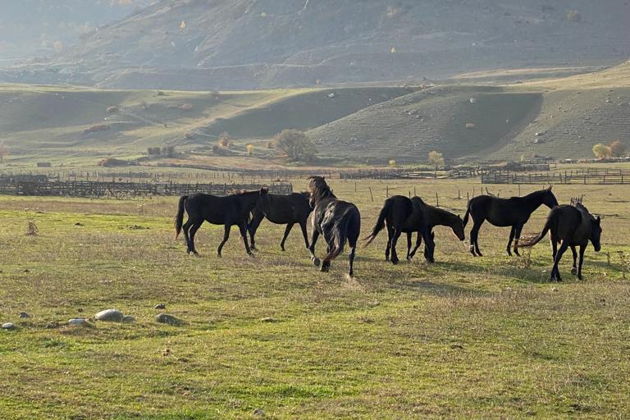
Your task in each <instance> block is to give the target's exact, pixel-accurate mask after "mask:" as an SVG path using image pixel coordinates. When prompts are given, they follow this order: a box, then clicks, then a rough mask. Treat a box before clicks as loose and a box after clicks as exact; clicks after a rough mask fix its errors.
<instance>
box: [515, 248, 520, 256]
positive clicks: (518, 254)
mask: <svg viewBox="0 0 630 420" xmlns="http://www.w3.org/2000/svg"><path fill="white" fill-rule="evenodd" d="M514 253H515V254H516V256H518V257H520V256H521V253H520V252H518V250H516V249H515V250H514Z"/></svg>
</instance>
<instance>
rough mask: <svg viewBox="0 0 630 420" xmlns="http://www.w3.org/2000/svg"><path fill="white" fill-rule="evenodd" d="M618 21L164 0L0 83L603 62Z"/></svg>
mask: <svg viewBox="0 0 630 420" xmlns="http://www.w3.org/2000/svg"><path fill="white" fill-rule="evenodd" d="M628 21H630V5H628V2H627V1H626V0H610V1H607V2H604V3H601V2H593V1H590V0H573V1H571V2H570V4H568V3H567V4H562V5H560V4H558V3H557V2H550V1H548V0H535V1H527V2H522V1H517V0H483V1H481V0H450V1H444V0H421V1H418V0H398V1H395V2H394V1H384V0H363V1H361V2H359V3H357V2H338V1H335V0H321V1H316V2H315V1H310V0H306V1H289V0H212V1H209V0H187V1H175V0H162V1H159V2H157V3H156V4H153V5H150V6H148V7H146V8H144V9H143V10H141V11H140V12H138V13H136V14H134V15H132V16H130V17H128V18H126V19H124V20H122V21H120V22H118V23H116V24H112V25H109V26H107V27H104V28H101V29H100V30H99V31H97V32H94V33H91V34H88V35H86V36H85V38H84V39H83V41H81V42H80V43H79V44H78V45H76V46H75V47H74V48H71V49H68V50H66V51H64V52H63V53H61V54H60V55H58V56H57V57H56V58H54V59H53V60H51V61H48V62H43V63H39V64H37V65H33V64H31V65H24V66H20V67H16V68H12V69H9V70H6V71H4V72H0V80H4V81H8V82H40V83H41V82H45V83H47V82H50V83H52V82H55V83H57V82H72V83H82V84H91V85H98V86H101V87H115V88H170V89H190V90H195V89H197V90H204V89H209V88H213V89H219V88H221V89H243V88H261V87H286V86H313V85H317V84H338V83H356V82H383V81H394V80H395V81H401V80H422V78H423V77H427V78H430V79H433V78H444V77H448V76H450V75H455V74H460V73H464V72H471V71H477V70H486V69H495V68H520V67H536V66H554V65H555V66H572V65H579V66H584V65H601V64H604V63H610V62H611V61H615V60H621V59H625V58H627V57H628V56H629V55H630V31H628V30H627V22H628ZM550 40H553V43H550V42H549V41H550Z"/></svg>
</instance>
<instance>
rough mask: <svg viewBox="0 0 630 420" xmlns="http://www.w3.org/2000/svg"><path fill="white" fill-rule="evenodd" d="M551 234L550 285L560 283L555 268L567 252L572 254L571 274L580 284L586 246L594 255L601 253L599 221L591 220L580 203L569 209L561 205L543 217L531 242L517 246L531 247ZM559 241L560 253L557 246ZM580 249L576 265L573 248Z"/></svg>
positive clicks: (598, 219) (575, 254) (594, 218)
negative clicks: (555, 282) (543, 219)
mask: <svg viewBox="0 0 630 420" xmlns="http://www.w3.org/2000/svg"><path fill="white" fill-rule="evenodd" d="M549 231H551V248H552V255H553V268H552V269H551V279H550V280H551V281H554V280H557V281H562V278H561V277H560V270H559V269H558V264H559V263H560V260H561V259H562V255H563V254H564V252H565V251H566V250H567V248H569V247H570V248H571V252H572V253H573V268H572V269H571V274H573V275H576V274H577V278H578V279H580V280H582V265H583V264H584V252H585V251H586V246H587V245H588V242H589V241H591V243H592V244H593V248H594V249H595V252H599V251H600V250H601V249H602V246H601V235H602V227H601V219H600V217H599V216H597V217H594V216H593V215H592V214H591V213H589V211H588V209H587V208H586V207H585V206H584V205H583V204H582V203H575V204H573V205H566V204H565V205H562V206H558V207H555V208H553V209H552V210H551V211H550V212H549V215H548V216H547V222H546V223H545V226H544V227H543V230H542V232H540V233H539V234H538V235H537V236H536V237H534V238H533V239H531V240H529V241H526V242H525V243H522V244H520V245H519V246H520V247H532V246H534V245H536V244H537V243H538V242H540V241H541V240H542V238H544V237H545V235H547V232H549ZM561 241H562V244H561V245H560V249H558V243H559V242H561ZM576 246H579V247H580V262H579V265H577V263H576V260H577V252H576V250H575V247H576Z"/></svg>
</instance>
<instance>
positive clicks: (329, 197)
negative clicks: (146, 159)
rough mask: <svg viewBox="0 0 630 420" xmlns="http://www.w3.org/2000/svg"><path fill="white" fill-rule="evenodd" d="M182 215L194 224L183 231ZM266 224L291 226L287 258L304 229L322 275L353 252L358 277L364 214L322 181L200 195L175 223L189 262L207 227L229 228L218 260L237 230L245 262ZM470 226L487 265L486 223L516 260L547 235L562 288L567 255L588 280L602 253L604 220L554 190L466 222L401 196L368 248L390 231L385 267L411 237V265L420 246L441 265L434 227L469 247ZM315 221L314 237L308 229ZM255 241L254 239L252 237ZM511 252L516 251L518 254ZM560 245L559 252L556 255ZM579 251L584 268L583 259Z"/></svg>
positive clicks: (472, 214)
mask: <svg viewBox="0 0 630 420" xmlns="http://www.w3.org/2000/svg"><path fill="white" fill-rule="evenodd" d="M542 205H545V206H547V207H549V208H550V209H551V211H550V212H549V215H548V217H547V221H546V223H545V225H544V227H543V229H542V231H541V232H540V234H538V235H536V236H535V237H534V238H531V239H529V240H525V241H524V242H521V243H519V239H520V235H521V231H522V229H523V226H524V225H525V223H527V221H528V220H529V218H530V216H531V214H532V213H533V212H534V211H535V210H536V209H538V208H539V207H540V206H542ZM184 213H187V214H188V220H187V221H186V223H184V220H183V219H184ZM264 219H267V220H269V221H271V222H272V223H275V224H282V225H286V229H285V231H284V236H283V237H282V241H281V242H280V247H281V248H282V250H283V251H284V250H285V242H286V239H287V237H288V235H289V233H290V232H291V229H292V228H293V226H294V225H295V224H298V225H299V226H300V229H301V231H302V235H303V237H304V243H305V246H306V248H307V249H308V250H309V252H310V256H311V261H312V262H313V264H314V265H315V266H317V267H320V270H321V271H324V272H325V271H328V270H329V269H330V265H331V262H332V260H334V259H335V258H336V257H338V256H339V255H340V254H341V253H342V252H343V250H344V247H345V246H346V243H347V244H348V246H349V247H350V254H349V270H348V274H349V275H350V276H352V275H353V274H354V259H355V255H356V248H357V245H358V242H359V235H360V232H361V214H360V212H359V209H358V208H357V206H356V205H354V204H353V203H350V202H347V201H343V200H340V199H338V198H337V197H336V196H335V194H334V193H333V191H332V189H331V188H330V186H329V185H328V184H327V183H326V180H325V179H324V177H321V176H312V177H310V178H309V183H308V191H307V192H303V193H293V194H289V195H276V194H270V193H269V191H268V190H267V189H266V188H263V189H261V190H260V191H252V192H243V193H239V194H233V195H229V196H226V197H217V196H213V195H208V194H202V193H196V194H192V195H189V196H187V195H186V196H182V197H180V199H179V205H178V210H177V215H176V217H175V231H176V237H177V236H179V234H180V232H182V231H183V233H184V238H185V240H186V246H187V252H188V254H191V253H192V254H195V255H198V253H197V250H196V248H195V234H196V233H197V231H198V230H199V228H200V227H201V225H202V224H203V222H204V221H207V222H209V223H212V224H217V225H224V227H225V230H224V235H223V240H222V241H221V243H220V245H219V248H218V250H217V253H218V255H219V256H221V251H222V249H223V246H224V245H225V243H226V242H227V240H228V239H229V237H230V230H231V228H232V226H238V228H239V231H240V234H241V238H242V240H243V244H244V246H245V250H246V252H247V254H249V255H252V251H253V250H256V240H255V236H256V232H257V230H258V227H259V226H260V223H261V222H262V221H263V220H264ZM469 219H472V223H473V226H472V229H471V231H470V252H471V253H472V255H473V256H478V257H481V256H482V253H481V251H480V249H479V241H478V237H479V230H480V228H481V226H482V224H483V223H484V222H485V221H486V220H487V221H488V222H489V223H490V224H492V225H494V226H501V227H508V226H509V227H511V231H510V236H509V240H508V243H507V247H506V251H507V253H508V255H510V256H511V255H512V249H513V250H514V253H515V254H516V255H520V254H519V248H522V247H532V246H534V245H535V244H537V243H538V242H540V241H541V240H542V239H543V238H544V237H545V236H546V235H547V233H548V232H550V239H551V244H552V256H553V268H552V271H551V281H561V280H562V279H561V276H560V271H559V269H558V264H559V262H560V259H561V258H562V255H563V254H564V253H565V252H566V250H567V249H568V248H571V251H572V253H573V269H572V270H571V273H572V274H574V275H577V277H578V278H579V279H580V280H581V279H582V265H583V262H584V252H585V250H586V247H587V245H588V242H589V241H590V242H591V243H592V245H593V247H594V249H595V251H596V252H599V251H600V249H601V244H600V237H601V233H602V228H601V220H600V218H599V217H595V216H593V215H592V214H591V213H590V212H589V211H588V209H587V208H586V207H585V206H584V205H583V204H582V203H581V202H580V201H579V200H571V204H568V205H559V204H558V200H557V199H556V197H555V195H554V194H553V192H552V190H551V187H549V188H546V189H543V190H540V191H535V192H533V193H531V194H528V195H526V196H523V197H511V198H499V197H495V196H492V195H480V196H477V197H474V198H472V199H471V200H470V201H469V202H468V206H467V209H466V214H465V216H464V218H463V219H462V218H461V217H460V216H458V215H456V214H453V213H451V212H448V211H446V210H444V209H440V208H437V207H434V206H431V205H428V204H427V203H425V202H424V201H423V200H422V199H421V198H420V197H413V198H408V197H405V196H402V195H396V196H393V197H390V198H388V199H387V200H385V204H384V205H383V208H382V209H381V211H380V213H379V216H378V219H377V221H376V224H375V226H374V228H373V229H372V231H371V233H370V235H369V236H367V237H366V238H365V245H366V246H367V245H369V244H370V243H371V242H372V241H373V240H374V239H375V238H376V236H377V235H378V234H379V232H381V231H382V230H383V229H387V235H388V240H387V246H386V249H385V259H386V260H388V261H390V262H391V263H393V264H397V263H398V262H399V258H398V254H397V252H396V244H397V242H398V239H399V238H400V236H401V235H402V234H403V233H405V234H406V235H407V255H406V256H407V259H408V260H411V259H412V258H413V257H414V255H415V253H416V251H417V250H418V248H419V247H420V245H421V244H422V241H424V257H425V259H426V261H427V262H429V263H433V262H435V258H434V252H435V234H434V232H433V228H434V227H435V226H448V227H450V228H451V229H452V231H453V233H454V234H455V235H456V236H457V238H458V239H459V240H460V241H464V240H465V233H464V228H465V227H466V224H467V223H468V221H469ZM309 221H310V228H311V229H310V230H311V236H310V238H309V236H308V230H307V224H309ZM414 233H416V234H417V238H416V244H415V247H414V248H413V249H412V235H413V234H414ZM248 234H249V236H248ZM320 236H323V238H324V241H325V242H326V245H327V250H326V256H325V257H324V258H323V260H320V258H318V257H317V256H316V255H315V246H316V244H317V241H318V239H319V237H320ZM512 244H513V248H512ZM558 244H560V248H559V249H558ZM577 247H579V261H578V251H577Z"/></svg>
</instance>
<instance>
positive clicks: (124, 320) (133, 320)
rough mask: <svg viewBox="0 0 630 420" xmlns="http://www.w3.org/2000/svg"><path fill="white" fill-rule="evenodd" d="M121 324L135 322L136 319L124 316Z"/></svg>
mask: <svg viewBox="0 0 630 420" xmlns="http://www.w3.org/2000/svg"><path fill="white" fill-rule="evenodd" d="M122 322H124V323H132V322H136V318H134V317H132V316H131V315H125V316H124V317H123V319H122Z"/></svg>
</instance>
